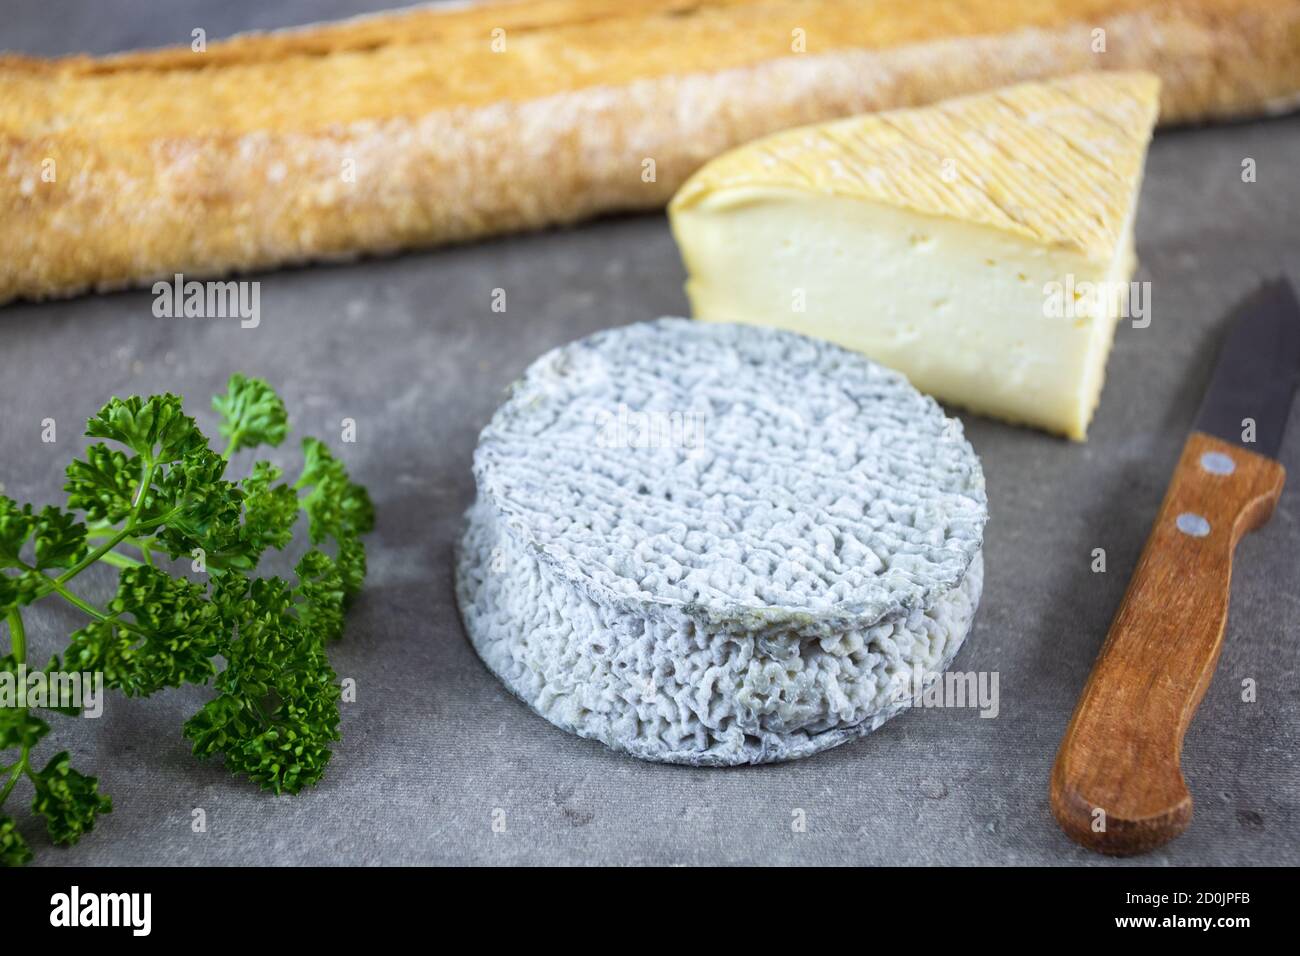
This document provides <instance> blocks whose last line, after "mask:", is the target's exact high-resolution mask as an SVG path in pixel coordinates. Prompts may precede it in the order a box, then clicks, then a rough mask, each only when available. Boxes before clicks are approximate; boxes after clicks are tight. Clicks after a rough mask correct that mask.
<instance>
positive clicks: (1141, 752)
mask: <svg viewBox="0 0 1300 956" xmlns="http://www.w3.org/2000/svg"><path fill="white" fill-rule="evenodd" d="M1229 462H1230V463H1231V466H1232V467H1230V468H1229V467H1228V466H1227V463H1229ZM1285 476H1286V472H1285V470H1284V469H1283V468H1282V466H1281V465H1279V464H1278V463H1277V462H1275V461H1273V460H1272V459H1270V458H1266V457H1264V456H1263V455H1256V454H1254V453H1253V452H1248V451H1245V450H1244V449H1242V448H1238V447H1234V446H1232V445H1230V444H1228V443H1227V442H1224V441H1221V440H1219V439H1217V438H1212V437H1211V436H1209V435H1205V434H1202V433H1200V432H1193V433H1192V435H1191V437H1190V438H1189V439H1188V441H1187V445H1186V446H1185V447H1184V449H1183V455H1182V459H1181V460H1180V461H1179V463H1178V468H1177V470H1176V471H1175V473H1174V479H1173V482H1172V483H1171V485H1170V487H1169V491H1168V493H1167V494H1166V496H1165V501H1164V504H1163V505H1162V506H1161V508H1160V515H1159V517H1158V518H1157V519H1156V524H1155V527H1154V529H1153V530H1152V532H1151V537H1150V538H1148V539H1147V544H1146V548H1145V549H1144V550H1143V552H1142V557H1141V559H1140V560H1139V561H1138V566H1137V570H1136V571H1134V573H1133V579H1132V581H1131V582H1130V583H1129V587H1128V591H1127V593H1126V594H1125V595H1124V600H1123V603H1122V604H1121V605H1120V608H1119V612H1118V613H1117V614H1116V616H1115V620H1114V623H1113V624H1112V625H1111V628H1110V633H1109V635H1108V636H1107V638H1106V643H1105V645H1104V646H1103V647H1102V650H1101V655H1100V657H1098V659H1097V663H1096V665H1095V666H1094V668H1093V671H1092V676H1091V677H1090V678H1089V679H1088V683H1087V686H1086V687H1085V688H1084V691H1083V696H1082V697H1081V698H1080V700H1079V704H1078V706H1077V707H1076V709H1075V711H1074V717H1073V718H1072V719H1071V720H1070V725H1069V728H1068V729H1067V730H1066V732H1065V739H1064V740H1063V741H1062V743H1061V750H1060V753H1059V754H1058V755H1057V758H1056V767H1055V769H1054V770H1053V772H1052V811H1053V812H1054V813H1055V814H1056V819H1057V820H1058V821H1059V822H1060V824H1061V826H1062V827H1063V828H1064V829H1065V832H1066V833H1068V834H1069V835H1070V836H1071V837H1072V838H1073V839H1075V840H1077V841H1078V842H1079V843H1082V844H1083V845H1084V846H1087V847H1090V848H1092V849H1094V850H1099V851H1101V852H1102V853H1113V854H1129V853H1142V852H1144V851H1146V850H1150V849H1154V848H1155V847H1157V846H1159V845H1160V844H1162V843H1165V842H1166V841H1168V840H1171V839H1172V838H1174V837H1175V836H1177V835H1178V834H1179V833H1181V832H1182V831H1183V830H1184V829H1185V828H1186V827H1187V824H1188V823H1190V822H1191V819H1192V798H1191V794H1189V793H1188V791H1187V785H1186V784H1185V783H1184V781H1183V774H1182V770H1181V767H1180V763H1181V754H1182V749H1183V734H1184V733H1185V732H1186V730H1187V725H1188V724H1189V723H1190V722H1191V719H1192V715H1193V714H1194V713H1195V711H1196V706H1197V704H1199V703H1200V701H1201V697H1202V696H1203V695H1204V693H1205V688H1206V686H1207V685H1208V684H1209V682H1210V677H1211V676H1212V675H1213V673H1214V665H1215V663H1216V662H1217V661H1218V659H1219V648H1220V646H1221V645H1222V643H1223V630H1224V624H1225V623H1226V622H1227V618H1228V592H1229V586H1230V582H1231V573H1232V551H1233V548H1234V547H1235V546H1236V543H1237V540H1238V539H1239V538H1240V537H1241V536H1242V535H1243V534H1245V533H1246V532H1247V531H1251V530H1253V529H1255V528H1257V527H1259V526H1260V525H1261V524H1263V523H1264V522H1265V521H1267V520H1268V518H1269V516H1270V515H1271V514H1272V513H1273V506H1274V505H1275V504H1276V503H1277V499H1278V495H1279V494H1280V492H1281V490H1282V483H1283V480H1284V479H1285Z"/></svg>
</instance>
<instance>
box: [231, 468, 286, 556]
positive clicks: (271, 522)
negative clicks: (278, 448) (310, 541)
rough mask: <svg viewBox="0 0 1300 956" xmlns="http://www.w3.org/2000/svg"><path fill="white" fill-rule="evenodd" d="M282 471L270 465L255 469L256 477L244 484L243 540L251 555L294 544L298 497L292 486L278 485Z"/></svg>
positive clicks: (241, 487) (241, 485)
mask: <svg viewBox="0 0 1300 956" xmlns="http://www.w3.org/2000/svg"><path fill="white" fill-rule="evenodd" d="M280 474H281V472H280V469H279V468H276V467H275V466H274V465H272V464H271V463H270V462H268V461H259V462H257V463H256V464H254V465H253V473H252V474H251V475H249V476H248V477H247V478H245V479H244V480H243V481H242V482H240V489H241V490H242V491H243V493H244V527H243V531H242V535H241V536H242V540H243V542H244V545H245V547H246V548H247V549H248V552H249V554H250V555H252V556H254V557H256V556H260V555H261V554H262V552H264V551H265V550H266V549H267V548H276V549H281V548H284V547H286V546H288V544H289V542H290V541H291V540H293V526H294V524H295V522H297V520H298V510H299V509H298V495H297V494H296V493H295V492H294V490H293V488H291V487H290V486H289V485H287V484H284V483H280V484H276V483H275V482H276V481H277V480H278V479H279V477H280Z"/></svg>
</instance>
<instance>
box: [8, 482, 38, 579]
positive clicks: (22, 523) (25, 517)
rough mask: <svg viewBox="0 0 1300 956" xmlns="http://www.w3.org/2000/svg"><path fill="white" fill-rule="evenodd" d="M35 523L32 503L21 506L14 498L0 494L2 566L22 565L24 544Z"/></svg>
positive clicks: (13, 566)
mask: <svg viewBox="0 0 1300 956" xmlns="http://www.w3.org/2000/svg"><path fill="white" fill-rule="evenodd" d="M35 525H36V518H35V516H34V515H33V514H32V506H31V505H22V506H21V507H20V506H19V504H18V502H16V501H14V500H13V499H12V498H8V497H5V496H4V495H0V568H17V567H21V566H22V564H23V561H22V550H23V545H24V544H25V543H26V542H27V538H28V536H29V535H30V534H31V533H32V528H33V527H35Z"/></svg>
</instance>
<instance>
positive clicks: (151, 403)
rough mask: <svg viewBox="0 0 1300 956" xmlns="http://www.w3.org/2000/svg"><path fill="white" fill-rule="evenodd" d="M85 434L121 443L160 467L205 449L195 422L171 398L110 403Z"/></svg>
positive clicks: (177, 398)
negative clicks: (158, 463)
mask: <svg viewBox="0 0 1300 956" xmlns="http://www.w3.org/2000/svg"><path fill="white" fill-rule="evenodd" d="M86 434H87V435H89V436H90V437H91V438H108V439H111V440H113V441H116V442H121V443H122V444H123V445H126V446H127V447H128V448H130V449H131V450H132V451H134V452H135V453H136V454H137V455H139V456H140V457H141V458H144V459H145V460H147V461H153V462H160V463H163V464H166V463H168V462H173V461H177V460H178V459H180V458H181V457H182V456H184V455H185V454H186V453H187V452H190V451H193V450H194V449H196V448H200V447H203V448H206V447H207V440H206V439H205V438H204V437H203V435H202V434H201V433H200V432H199V429H198V426H197V425H196V424H195V422H194V419H193V418H190V417H189V416H188V415H186V414H185V413H184V411H182V408H181V399H180V398H179V397H178V396H176V395H172V394H166V395H154V396H151V397H150V398H140V397H139V396H136V395H132V396H131V397H130V398H113V399H110V400H109V402H108V404H106V405H105V406H104V407H103V408H101V409H100V410H99V411H98V412H97V413H96V414H95V416H94V417H93V418H91V419H90V420H89V421H88V422H87V423H86Z"/></svg>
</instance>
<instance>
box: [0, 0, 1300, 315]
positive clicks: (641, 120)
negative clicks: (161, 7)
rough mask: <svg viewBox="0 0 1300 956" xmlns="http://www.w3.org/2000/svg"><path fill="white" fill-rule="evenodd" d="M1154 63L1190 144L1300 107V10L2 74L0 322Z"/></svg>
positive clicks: (381, 27) (605, 18)
mask: <svg viewBox="0 0 1300 956" xmlns="http://www.w3.org/2000/svg"><path fill="white" fill-rule="evenodd" d="M1097 31H1104V34H1103V33H1099V32H1097ZM1103 40H1104V45H1105V50H1104V52H1100V51H1098V46H1099V44H1100V43H1101V42H1103ZM1134 68H1140V69H1146V70H1149V71H1151V72H1154V73H1156V74H1157V75H1158V76H1159V77H1160V78H1161V80H1162V91H1163V92H1162V99H1161V116H1162V121H1163V122H1164V123H1166V124H1167V123H1182V122H1188V121H1199V120H1209V119H1219V118H1226V117H1240V116H1250V115H1258V114H1263V113H1271V112H1280V111H1283V110H1286V109H1290V108H1292V107H1293V106H1294V105H1295V104H1296V102H1297V94H1298V93H1300V0H1173V2H1171V0H1003V2H1000V3H990V2H989V0H932V2H930V3H928V4H922V3H919V2H917V0H870V2H864V0H808V2H790V0H751V2H745V0H590V2H585V3H584V2H580V0H542V2H535V3H526V4H525V3H519V2H494V3H479V4H472V5H467V6H456V7H450V8H445V9H438V8H420V9H416V10H413V11H408V12H402V13H391V14H381V15H377V16H373V17H366V18H361V19H356V20H350V21H344V22H340V23H337V24H331V25H325V26H318V27H312V28H305V29H297V30H286V31H280V32H276V33H268V34H249V35H245V36H240V37H235V38H233V39H230V40H228V41H224V42H219V43H213V44H211V45H209V46H208V47H207V49H206V50H205V51H202V52H195V51H193V50H191V49H190V48H187V47H182V48H172V49H162V50H154V51H145V52H139V53H127V54H122V55H116V56H109V57H102V58H92V57H87V56H74V57H68V58H64V59H57V60H42V59H34V58H29V57H22V56H0V177H2V178H0V237H3V241H4V246H5V249H6V255H5V256H3V257H0V302H5V301H9V300H11V299H14V298H33V299H39V298H44V297H49V296H59V295H70V294H75V293H77V292H80V291H84V290H87V289H98V290H107V289H114V288H120V287H123V286H129V285H132V284H136V283H143V282H149V281H152V280H153V279H155V278H158V277H170V276H171V275H172V274H173V273H176V272H181V273H185V274H187V276H189V277H203V276H218V275H222V274H226V273H229V272H231V271H239V270H249V269H262V268H269V267H274V266H277V265H283V264H289V263H297V262H304V261H311V260H323V259H333V258H340V257H350V256H353V255H357V254H360V253H384V252H390V251H395V250H399V249H403V248H408V247H415V246H427V245H432V244H438V243H447V242H456V241H463V240H470V239H475V238H479V237H483V236H489V235H493V234H497V233H503V232H508V231H514V230H521V229H535V228H540V227H544V226H549V225H555V224H562V223H570V222H574V221H576V220H579V219H582V218H585V217H588V216H593V215H596V214H600V213H606V212H613V211H626V210H643V209H654V208H659V207H662V206H663V205H664V203H665V202H666V201H667V200H668V199H669V198H670V197H671V196H672V194H673V192H674V191H675V190H676V189H677V187H678V186H679V185H680V184H681V183H682V182H683V181H684V180H685V179H686V177H687V176H688V175H690V174H691V173H692V172H693V171H694V170H695V169H696V168H698V167H699V166H700V165H701V164H703V163H704V162H705V161H706V160H708V159H709V158H711V157H713V156H715V155H717V154H718V153H721V152H723V151H725V150H727V149H729V148H731V147H733V146H735V145H737V144H739V143H742V142H744V141H747V140H750V139H753V138H755V137H758V136H761V135H764V134H767V133H770V132H773V131H775V130H778V129H782V128H785V127H790V126H795V125H799V124H804V123H812V122H817V121H821V120H825V119H830V118H833V117H837V116H843V115H848V114H852V113H856V112H862V111H867V110H877V109H885V108H893V107H901V106H913V105H920V104H924V103H928V102H931V101H934V100H939V99H943V98H946V97H950V96H954V95H959V94H964V93H970V92H974V91H977V90H981V89H986V88H990V87H994V86H1000V85H1004V84H1009V83H1013V82H1019V81H1023V80H1028V79H1034V78H1040V77H1045V76H1055V75H1063V74H1068V73H1076V72H1080V71H1085V70H1092V69H1134Z"/></svg>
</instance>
